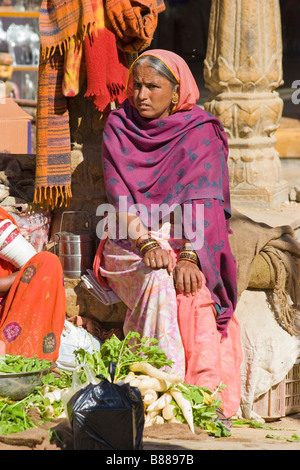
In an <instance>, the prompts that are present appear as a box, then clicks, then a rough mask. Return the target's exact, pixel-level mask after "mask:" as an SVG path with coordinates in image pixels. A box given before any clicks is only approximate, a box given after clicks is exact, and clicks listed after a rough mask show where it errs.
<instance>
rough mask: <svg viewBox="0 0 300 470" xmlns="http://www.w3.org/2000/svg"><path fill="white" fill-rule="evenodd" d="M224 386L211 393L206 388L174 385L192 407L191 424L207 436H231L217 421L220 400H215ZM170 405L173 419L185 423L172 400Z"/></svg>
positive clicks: (220, 422)
mask: <svg viewBox="0 0 300 470" xmlns="http://www.w3.org/2000/svg"><path fill="white" fill-rule="evenodd" d="M224 387H225V386H224V385H220V386H219V387H217V388H216V390H214V392H211V391H210V390H209V389H208V388H206V387H198V386H196V385H188V384H186V383H185V384H182V385H176V388H178V389H179V390H181V391H182V395H183V396H184V398H186V399H187V400H189V402H190V403H191V405H192V411H193V422H194V425H195V426H199V427H200V428H201V429H204V430H205V431H207V432H208V434H210V435H213V436H214V437H228V436H230V435H231V432H230V430H229V428H228V427H227V426H226V425H225V424H224V423H223V422H222V421H221V420H220V419H219V417H218V413H217V409H218V408H219V407H220V405H221V403H222V402H221V399H218V398H215V395H216V393H217V392H220V391H221V389H222V388H224ZM171 403H172V405H174V406H175V412H174V415H175V417H176V418H177V419H178V420H179V421H181V422H183V423H185V422H186V420H185V418H184V416H183V413H182V410H181V409H180V408H179V406H178V405H177V404H176V402H175V400H172V402H171Z"/></svg>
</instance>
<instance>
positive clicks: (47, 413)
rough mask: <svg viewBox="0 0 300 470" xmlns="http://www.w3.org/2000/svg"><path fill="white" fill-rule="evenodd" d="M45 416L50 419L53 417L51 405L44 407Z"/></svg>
mask: <svg viewBox="0 0 300 470" xmlns="http://www.w3.org/2000/svg"><path fill="white" fill-rule="evenodd" d="M45 416H46V418H51V417H52V416H54V409H53V406H52V405H47V406H45Z"/></svg>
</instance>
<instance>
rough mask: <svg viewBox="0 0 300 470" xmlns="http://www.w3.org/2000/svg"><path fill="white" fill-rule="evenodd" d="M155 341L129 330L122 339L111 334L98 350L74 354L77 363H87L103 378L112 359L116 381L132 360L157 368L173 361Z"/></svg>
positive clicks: (126, 371)
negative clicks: (114, 365)
mask: <svg viewBox="0 0 300 470" xmlns="http://www.w3.org/2000/svg"><path fill="white" fill-rule="evenodd" d="M157 343H158V340H156V339H155V338H147V337H145V338H141V337H140V334H139V333H136V332H130V333H128V334H127V336H126V337H125V339H124V340H123V341H121V340H119V339H118V338H117V337H116V336H115V335H112V336H111V337H110V338H109V339H107V340H106V341H104V343H103V344H102V346H101V349H100V352H99V351H95V352H94V353H88V352H86V351H85V350H83V349H79V350H77V351H75V356H76V360H77V362H78V364H82V363H85V364H87V365H88V366H90V367H91V368H92V369H93V370H94V371H95V373H96V375H102V376H103V377H105V378H108V376H109V364H110V362H111V361H113V362H114V363H115V364H116V371H115V381H118V380H122V378H124V377H125V376H126V375H127V374H128V373H129V371H130V369H129V366H130V364H133V363H134V362H139V361H145V362H148V363H149V364H151V365H153V366H155V367H156V368H157V369H160V368H161V367H163V366H171V364H172V363H173V361H171V360H170V359H168V358H167V356H166V354H165V353H164V351H163V350H162V349H160V348H159V347H158V346H157Z"/></svg>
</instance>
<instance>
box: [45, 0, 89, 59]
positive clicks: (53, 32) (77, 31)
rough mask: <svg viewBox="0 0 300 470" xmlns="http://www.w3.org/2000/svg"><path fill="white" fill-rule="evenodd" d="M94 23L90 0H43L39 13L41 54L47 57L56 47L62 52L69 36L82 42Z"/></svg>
mask: <svg viewBox="0 0 300 470" xmlns="http://www.w3.org/2000/svg"><path fill="white" fill-rule="evenodd" d="M94 24H95V17H94V13H93V9H92V5H91V2H90V0H43V1H42V4H41V8H40V15H39V25H40V38H41V48H42V56H43V57H49V56H50V55H51V54H53V53H54V52H55V50H56V48H57V47H59V49H60V53H61V54H62V53H63V50H68V49H69V47H70V42H71V38H73V39H74V40H75V41H76V42H77V41H78V42H82V41H83V39H84V37H85V36H86V34H89V33H90V32H91V31H92V30H93V25H94Z"/></svg>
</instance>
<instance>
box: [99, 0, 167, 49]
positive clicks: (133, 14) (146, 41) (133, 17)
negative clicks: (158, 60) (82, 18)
mask: <svg viewBox="0 0 300 470" xmlns="http://www.w3.org/2000/svg"><path fill="white" fill-rule="evenodd" d="M105 9H106V14H107V17H108V19H109V21H110V24H111V27H112V30H113V31H114V33H115V34H116V38H117V47H118V48H119V49H120V50H123V51H126V52H141V51H143V50H144V49H146V48H147V47H149V46H150V44H151V41H152V39H153V35H154V32H155V29H156V27H157V21H158V14H159V13H161V12H162V11H164V10H165V4H164V1H163V0H134V1H133V0H106V2H105Z"/></svg>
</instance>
